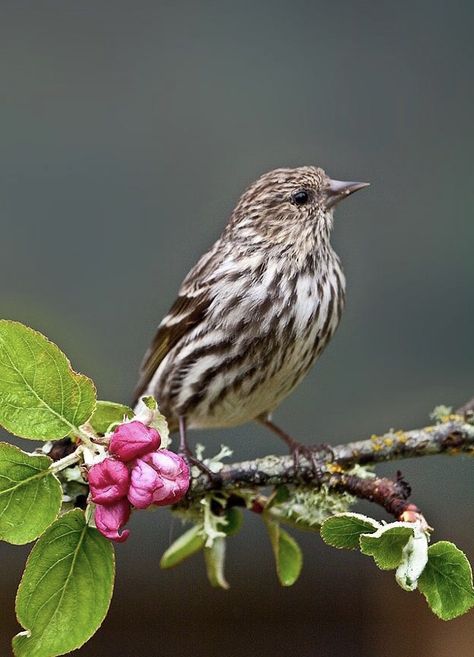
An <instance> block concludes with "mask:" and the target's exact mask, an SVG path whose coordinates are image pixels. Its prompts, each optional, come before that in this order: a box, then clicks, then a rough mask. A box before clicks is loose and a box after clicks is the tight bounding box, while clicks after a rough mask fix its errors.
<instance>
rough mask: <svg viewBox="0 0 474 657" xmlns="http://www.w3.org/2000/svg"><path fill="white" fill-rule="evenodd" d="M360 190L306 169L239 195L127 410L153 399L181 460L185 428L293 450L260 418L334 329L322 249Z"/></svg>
mask: <svg viewBox="0 0 474 657" xmlns="http://www.w3.org/2000/svg"><path fill="white" fill-rule="evenodd" d="M367 185H368V183H362V182H342V181H340V180H331V179H330V178H329V177H328V176H327V175H326V173H325V172H324V171H323V170H322V169H320V168H317V167H312V166H307V167H298V168H296V169H276V170H274V171H270V172H269V173H266V174H264V175H263V176H261V177H260V178H259V179H258V180H257V181H256V182H254V183H253V185H251V186H250V187H249V188H248V189H247V190H246V191H245V192H244V194H243V195H242V197H241V198H240V200H239V202H238V204H237V206H236V208H235V210H234V211H233V213H232V215H231V217H230V220H229V223H228V224H227V226H226V227H225V228H224V232H223V233H222V235H221V236H220V237H219V239H218V240H217V242H216V243H215V244H214V245H213V246H212V247H211V249H210V250H209V251H208V252H207V253H205V254H204V255H203V256H202V258H201V259H200V260H199V261H198V263H197V264H196V266H195V267H193V269H191V271H190V272H189V274H188V275H187V276H186V278H185V279H184V281H183V283H182V285H181V288H180V290H179V295H178V298H177V300H176V301H175V303H174V304H173V306H172V307H171V310H170V311H169V313H168V314H167V315H166V317H165V318H164V319H163V320H162V322H161V324H160V325H159V327H158V332H157V334H156V336H155V339H154V340H153V343H152V345H151V346H150V348H149V350H148V352H147V353H146V355H145V359H144V361H143V364H142V369H141V376H140V380H139V383H138V386H137V390H136V399H138V398H139V397H140V396H141V395H144V394H146V395H153V396H154V397H155V398H156V399H157V401H158V403H159V405H160V409H161V411H162V412H163V413H164V414H165V415H166V417H167V418H168V421H169V423H170V428H171V430H176V429H177V428H178V427H179V429H180V435H181V447H182V448H186V428H191V429H192V428H208V427H232V426H236V425H239V424H243V423H244V422H248V421H250V420H257V421H260V422H262V423H263V424H265V425H266V426H268V427H269V428H270V429H272V430H273V431H275V432H276V433H277V434H278V435H279V436H280V437H281V438H283V439H284V440H285V441H286V443H287V444H288V445H289V446H290V449H292V450H293V451H294V450H295V449H301V444H300V443H297V441H295V440H294V439H293V438H291V436H289V435H288V434H287V433H285V432H284V431H283V430H281V429H280V428H279V427H277V426H276V425H275V424H274V423H272V422H271V419H270V418H271V413H272V412H273V411H274V410H275V409H276V408H277V406H278V405H279V404H280V402H281V401H282V400H283V399H284V398H285V397H286V396H287V395H289V393H290V392H291V391H292V390H293V388H295V387H296V386H297V385H298V384H299V383H300V381H301V380H302V379H303V377H304V376H305V374H306V373H307V371H308V369H309V368H310V367H311V365H312V363H313V362H314V361H315V359H316V358H317V357H318V356H319V354H320V353H321V352H322V350H323V349H324V347H325V346H326V344H327V343H328V341H329V339H330V338H331V336H332V335H333V333H334V331H335V330H336V328H337V325H338V324H339V320H340V318H341V314H342V310H343V306H344V290H345V279H344V274H343V272H342V269H341V265H340V261H339V258H338V257H337V255H336V253H335V252H334V251H333V249H332V247H331V245H330V241H329V237H330V233H331V229H332V224H333V212H334V206H335V205H336V203H338V202H339V201H340V200H341V199H344V198H346V197H347V196H349V194H352V193H353V192H355V191H357V190H359V189H362V188H363V187H366V186H367Z"/></svg>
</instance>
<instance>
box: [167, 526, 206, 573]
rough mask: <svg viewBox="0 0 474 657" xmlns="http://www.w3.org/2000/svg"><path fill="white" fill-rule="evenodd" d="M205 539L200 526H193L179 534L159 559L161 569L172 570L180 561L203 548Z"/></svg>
mask: <svg viewBox="0 0 474 657" xmlns="http://www.w3.org/2000/svg"><path fill="white" fill-rule="evenodd" d="M204 543H205V538H204V536H203V534H202V526H201V525H195V526H194V527H191V529H188V531H187V532H184V534H181V536H180V537H179V538H177V539H176V541H174V542H173V543H172V544H171V545H170V546H169V548H168V549H167V550H166V552H165V553H164V554H163V556H162V557H161V561H160V567H161V568H173V566H177V565H178V564H180V563H181V562H182V561H184V560H185V559H187V558H188V557H190V556H192V555H193V554H195V553H196V552H199V550H202V548H203V547H204Z"/></svg>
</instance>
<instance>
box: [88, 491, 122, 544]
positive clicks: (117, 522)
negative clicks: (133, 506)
mask: <svg viewBox="0 0 474 657" xmlns="http://www.w3.org/2000/svg"><path fill="white" fill-rule="evenodd" d="M129 517H130V503H129V501H128V500H127V499H125V498H123V499H121V500H119V501H118V502H115V503H114V504H107V505H106V506H102V505H101V504H98V505H97V506H96V507H95V526H96V527H97V529H98V530H99V531H100V533H101V534H103V535H104V536H105V538H108V539H110V540H111V541H115V542H116V543H123V542H124V541H126V540H127V538H128V536H129V534H130V531H129V530H128V529H124V531H123V532H121V533H119V529H121V528H122V527H123V526H124V525H125V524H126V523H127V521H128V519H129Z"/></svg>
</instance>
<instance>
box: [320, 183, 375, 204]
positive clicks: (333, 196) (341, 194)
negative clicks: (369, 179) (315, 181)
mask: <svg viewBox="0 0 474 657" xmlns="http://www.w3.org/2000/svg"><path fill="white" fill-rule="evenodd" d="M369 185H370V183H366V182H347V181H345V180H330V181H329V187H328V188H327V191H326V194H327V196H326V208H327V209H328V210H329V208H332V207H334V206H335V205H336V203H339V201H342V199H343V198H346V197H347V196H349V195H350V194H353V193H354V192H357V191H358V190H359V189H364V187H368V186H369Z"/></svg>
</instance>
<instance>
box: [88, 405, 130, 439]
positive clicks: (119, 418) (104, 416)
mask: <svg viewBox="0 0 474 657" xmlns="http://www.w3.org/2000/svg"><path fill="white" fill-rule="evenodd" d="M132 417H133V411H132V409H131V408H130V407H129V406H125V404H116V403H115V402H108V401H98V402H97V404H96V407H95V411H94V413H93V415H92V417H91V418H90V420H89V424H90V425H91V427H92V428H93V429H94V431H96V432H97V433H100V434H105V433H107V431H108V430H109V429H110V427H111V425H113V424H120V423H121V422H123V420H124V418H125V419H130V418H132Z"/></svg>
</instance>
